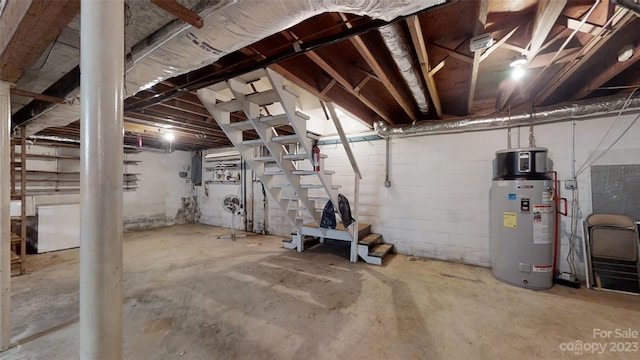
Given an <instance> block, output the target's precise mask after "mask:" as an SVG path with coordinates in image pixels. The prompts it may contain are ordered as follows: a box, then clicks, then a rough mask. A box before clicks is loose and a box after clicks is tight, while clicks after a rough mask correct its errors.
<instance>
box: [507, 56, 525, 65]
mask: <svg viewBox="0 0 640 360" xmlns="http://www.w3.org/2000/svg"><path fill="white" fill-rule="evenodd" d="M526 63H527V56H526V55H524V54H522V55H518V56H516V57H514V58H513V59H511V63H510V64H509V66H510V67H512V68H515V67H519V66H522V65H524V64H526Z"/></svg>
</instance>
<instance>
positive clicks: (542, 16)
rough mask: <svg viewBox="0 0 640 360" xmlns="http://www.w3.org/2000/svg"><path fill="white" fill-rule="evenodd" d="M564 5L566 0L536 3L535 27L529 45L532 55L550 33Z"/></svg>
mask: <svg viewBox="0 0 640 360" xmlns="http://www.w3.org/2000/svg"><path fill="white" fill-rule="evenodd" d="M565 5H567V0H541V1H540V2H539V3H538V9H537V12H536V20H535V27H534V29H533V35H532V37H531V43H530V45H529V53H531V54H532V55H533V56H535V54H537V53H538V50H540V48H541V47H542V45H543V44H544V42H545V40H546V39H547V36H549V33H551V29H553V25H555V24H556V21H557V20H558V18H559V17H560V15H561V14H562V10H564V7H565Z"/></svg>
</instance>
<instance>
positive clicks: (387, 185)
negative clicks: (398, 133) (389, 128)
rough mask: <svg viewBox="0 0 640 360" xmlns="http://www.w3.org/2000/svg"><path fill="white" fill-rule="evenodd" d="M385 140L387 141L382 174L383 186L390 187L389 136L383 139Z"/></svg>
mask: <svg viewBox="0 0 640 360" xmlns="http://www.w3.org/2000/svg"><path fill="white" fill-rule="evenodd" d="M385 141H386V142H387V144H386V145H387V151H386V153H387V159H386V163H385V173H384V174H385V175H384V187H391V180H389V156H390V154H389V147H390V145H389V142H390V141H391V138H389V137H387V138H386V139H385Z"/></svg>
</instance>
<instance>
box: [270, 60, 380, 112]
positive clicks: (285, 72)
mask: <svg viewBox="0 0 640 360" xmlns="http://www.w3.org/2000/svg"><path fill="white" fill-rule="evenodd" d="M270 68H272V69H273V70H275V71H277V72H278V73H280V74H281V75H282V76H284V77H285V78H287V79H288V80H290V81H292V82H294V83H295V84H297V85H298V86H300V87H301V88H303V89H305V90H307V91H308V92H310V93H311V94H313V95H315V96H316V97H317V98H319V99H321V100H324V101H333V102H334V103H336V104H338V105H340V107H342V108H344V109H345V110H347V111H348V112H350V113H351V114H353V115H354V116H356V117H358V118H360V119H361V120H362V121H364V122H366V123H369V124H373V123H374V122H375V121H376V120H378V119H377V118H376V117H375V116H373V115H372V114H375V112H373V111H372V110H371V109H369V108H368V107H366V106H364V105H360V106H358V105H359V104H358V102H357V99H354V98H353V97H352V96H353V95H351V94H349V95H350V96H351V97H350V98H337V97H335V96H334V97H332V98H331V99H329V97H328V96H327V94H322V93H321V91H320V90H318V89H317V88H315V87H313V86H311V85H310V84H309V80H307V79H303V78H302V77H300V76H299V75H298V74H297V73H295V72H294V71H292V70H290V69H289V68H287V67H285V66H282V65H281V64H273V65H271V66H270ZM334 80H335V79H334ZM325 88H326V87H325ZM337 88H340V89H342V88H341V87H337V86H332V87H331V89H329V90H327V93H328V92H329V91H330V90H332V89H337ZM345 91H346V90H345ZM334 92H335V91H334ZM365 110H366V111H365Z"/></svg>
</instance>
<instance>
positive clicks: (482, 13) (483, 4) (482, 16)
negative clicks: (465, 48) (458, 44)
mask: <svg viewBox="0 0 640 360" xmlns="http://www.w3.org/2000/svg"><path fill="white" fill-rule="evenodd" d="M477 4H478V11H477V14H478V15H477V19H475V22H476V26H475V29H474V31H473V36H474V37H475V36H478V35H480V34H482V33H483V32H484V27H485V25H486V24H487V13H488V11H489V0H480V2H478V3H477ZM480 56H482V52H481V51H475V52H474V53H473V65H472V68H471V81H469V96H468V98H467V114H471V108H473V98H474V96H475V94H476V83H477V82H478V71H479V70H480Z"/></svg>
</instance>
